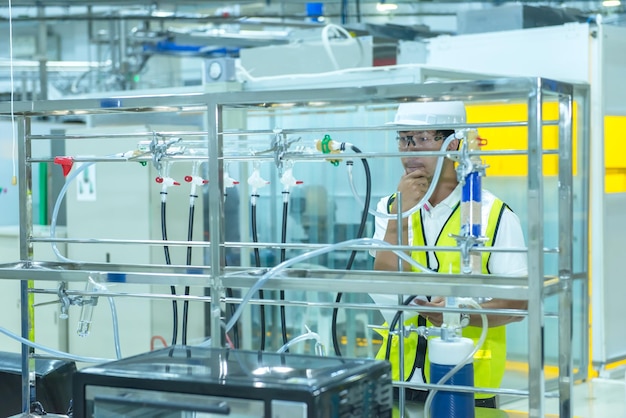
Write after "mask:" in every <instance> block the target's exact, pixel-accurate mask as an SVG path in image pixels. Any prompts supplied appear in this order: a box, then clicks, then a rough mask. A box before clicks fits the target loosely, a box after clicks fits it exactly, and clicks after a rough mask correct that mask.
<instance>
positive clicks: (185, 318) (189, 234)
mask: <svg viewBox="0 0 626 418" xmlns="http://www.w3.org/2000/svg"><path fill="white" fill-rule="evenodd" d="M191 197H192V198H194V197H197V196H191ZM194 212H195V205H194V204H193V203H190V204H189V221H188V222H187V241H191V240H192V239H193V218H194ZM191 249H192V247H191V245H189V246H188V247H187V265H188V266H190V265H191ZM185 296H189V286H185ZM188 320H189V301H188V300H185V301H184V302H183V345H187V322H188Z"/></svg>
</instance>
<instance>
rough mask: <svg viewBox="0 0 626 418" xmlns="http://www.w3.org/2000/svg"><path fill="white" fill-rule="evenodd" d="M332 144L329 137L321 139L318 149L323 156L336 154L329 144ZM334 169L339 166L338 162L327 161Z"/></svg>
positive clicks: (325, 136)
mask: <svg viewBox="0 0 626 418" xmlns="http://www.w3.org/2000/svg"><path fill="white" fill-rule="evenodd" d="M332 142H333V140H332V138H331V137H330V135H324V139H322V140H321V141H320V143H319V147H318V149H319V150H320V151H322V152H323V153H324V154H338V153H339V151H338V150H334V149H332V147H331V143H332ZM328 161H330V163H331V164H332V165H334V166H335V167H336V166H338V165H339V160H328Z"/></svg>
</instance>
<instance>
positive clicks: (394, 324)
mask: <svg viewBox="0 0 626 418" xmlns="http://www.w3.org/2000/svg"><path fill="white" fill-rule="evenodd" d="M416 297H417V295H411V296H409V297H408V298H406V299H405V300H404V302H402V304H403V305H408V304H409V303H411V301H412V300H413V299H415V298H416ZM402 312H404V311H402V310H399V311H397V312H396V314H395V315H394V316H393V319H392V320H391V324H390V325H389V333H388V334H387V346H386V347H385V360H389V356H390V355H391V340H392V335H391V334H392V333H393V331H394V330H395V328H396V327H397V326H398V322H399V321H400V315H401V314H402Z"/></svg>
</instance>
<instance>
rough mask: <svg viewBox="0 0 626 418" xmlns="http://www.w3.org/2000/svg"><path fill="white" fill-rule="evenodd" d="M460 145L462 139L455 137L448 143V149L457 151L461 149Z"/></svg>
mask: <svg viewBox="0 0 626 418" xmlns="http://www.w3.org/2000/svg"><path fill="white" fill-rule="evenodd" d="M459 145H461V140H460V139H454V140H452V141H450V143H449V144H448V149H447V150H446V151H457V150H458V149H459Z"/></svg>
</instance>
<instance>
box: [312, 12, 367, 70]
mask: <svg viewBox="0 0 626 418" xmlns="http://www.w3.org/2000/svg"><path fill="white" fill-rule="evenodd" d="M331 30H332V31H333V33H332V34H333V35H336V34H338V33H340V34H342V35H343V36H345V38H346V40H347V41H348V42H347V44H354V43H355V42H357V43H358V46H359V52H360V54H359V55H360V57H359V61H358V62H357V65H355V67H358V66H359V64H361V63H362V62H363V47H362V45H361V43H360V42H358V41H356V40H355V39H354V38H353V37H352V36H351V35H350V33H349V32H348V31H347V30H345V29H344V28H342V27H341V26H339V25H335V24H333V23H330V24H328V25H326V26H324V28H323V29H322V45H323V46H324V50H325V51H326V55H328V58H329V59H330V62H331V63H332V64H333V68H334V69H335V70H340V69H341V67H340V66H339V63H338V62H337V60H336V59H335V53H334V52H333V49H332V47H331V45H330V32H331Z"/></svg>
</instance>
